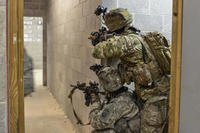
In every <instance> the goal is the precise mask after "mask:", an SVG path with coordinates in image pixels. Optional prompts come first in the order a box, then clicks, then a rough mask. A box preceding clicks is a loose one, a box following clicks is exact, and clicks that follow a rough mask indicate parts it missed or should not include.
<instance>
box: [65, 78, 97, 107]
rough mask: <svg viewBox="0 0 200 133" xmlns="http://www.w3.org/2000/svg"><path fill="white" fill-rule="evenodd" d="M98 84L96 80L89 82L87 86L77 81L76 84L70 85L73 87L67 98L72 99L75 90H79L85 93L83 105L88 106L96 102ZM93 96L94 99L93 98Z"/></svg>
mask: <svg viewBox="0 0 200 133" xmlns="http://www.w3.org/2000/svg"><path fill="white" fill-rule="evenodd" d="M98 86H99V84H98V83H96V82H91V81H90V82H89V86H87V85H86V83H80V82H77V85H71V87H72V88H73V89H72V90H71V92H70V94H69V96H68V97H69V98H70V99H72V95H73V94H74V92H75V90H77V89H78V90H80V91H82V92H83V93H84V94H85V105H86V106H89V105H92V104H93V103H94V102H97V100H99V93H100V91H99V87H98ZM94 96H95V97H96V99H93V98H94Z"/></svg>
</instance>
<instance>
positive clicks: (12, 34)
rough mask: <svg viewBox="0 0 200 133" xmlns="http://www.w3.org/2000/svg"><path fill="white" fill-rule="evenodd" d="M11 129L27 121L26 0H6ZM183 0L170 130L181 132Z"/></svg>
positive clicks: (17, 131)
mask: <svg viewBox="0 0 200 133" xmlns="http://www.w3.org/2000/svg"><path fill="white" fill-rule="evenodd" d="M7 6H8V8H7V9H8V10H7V20H8V22H7V28H8V29H7V31H8V34H7V35H8V38H7V52H8V56H7V59H8V128H9V129H8V130H9V133H25V126H24V125H25V122H24V85H23V84H24V83H23V82H24V80H23V71H24V62H23V60H24V46H23V45H24V42H23V16H24V0H7ZM182 16H183V0H173V30H172V31H173V33H172V35H173V38H172V44H176V45H172V63H171V65H172V66H173V67H171V88H170V103H169V133H178V132H179V112H180V89H181V55H182V18H183V17H182Z"/></svg>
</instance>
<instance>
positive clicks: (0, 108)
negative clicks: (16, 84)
mask: <svg viewBox="0 0 200 133" xmlns="http://www.w3.org/2000/svg"><path fill="white" fill-rule="evenodd" d="M6 67H7V66H6V0H0V133H7V78H6V77H7V75H6V74H7V73H6V71H7V70H6V69H7V68H6Z"/></svg>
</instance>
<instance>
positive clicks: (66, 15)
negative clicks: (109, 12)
mask: <svg viewBox="0 0 200 133" xmlns="http://www.w3.org/2000/svg"><path fill="white" fill-rule="evenodd" d="M99 4H101V1H100V0H73V1H72V0H56V1H55V0H49V3H48V9H47V39H48V43H47V45H48V47H47V63H48V64H47V70H48V73H47V75H48V80H47V83H48V87H49V88H50V90H51V92H52V94H53V95H54V97H55V98H56V99H57V101H58V102H59V104H60V105H61V107H62V109H63V110H64V111H65V113H66V114H67V116H68V117H69V118H70V120H71V121H72V122H73V124H74V125H75V128H76V130H77V132H78V133H89V132H90V130H91V128H90V127H89V126H86V127H82V126H78V125H77V124H76V120H75V118H74V116H73V112H72V105H71V103H70V100H69V99H68V95H69V93H70V90H71V89H72V88H70V84H76V81H78V80H79V81H82V82H88V81H89V80H94V79H96V76H95V74H94V73H93V72H92V71H90V70H89V66H90V65H92V64H94V63H95V62H97V60H95V59H94V58H93V57H92V56H91V53H92V47H93V46H91V45H90V41H89V40H88V39H87V38H88V36H89V34H90V32H92V31H96V30H97V29H99V25H100V22H99V20H98V19H97V17H96V16H95V15H94V14H93V13H94V10H95V8H96V7H97V5H99ZM73 99H74V107H75V110H76V111H77V113H78V114H79V117H80V118H81V119H82V120H84V121H86V122H87V121H88V115H87V114H88V112H89V109H88V108H87V107H85V105H84V98H83V95H81V93H80V92H77V93H76V94H75V95H74V97H73Z"/></svg>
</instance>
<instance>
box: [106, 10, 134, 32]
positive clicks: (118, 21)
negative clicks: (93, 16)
mask: <svg viewBox="0 0 200 133" xmlns="http://www.w3.org/2000/svg"><path fill="white" fill-rule="evenodd" d="M104 21H105V24H106V26H107V28H108V29H109V31H111V32H113V31H116V30H119V29H122V28H124V27H126V26H129V25H130V24H131V23H132V22H133V16H132V15H131V14H130V13H129V12H128V10H127V9H124V8H117V9H113V10H110V11H109V12H108V13H106V14H105V15H104Z"/></svg>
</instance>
